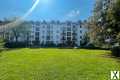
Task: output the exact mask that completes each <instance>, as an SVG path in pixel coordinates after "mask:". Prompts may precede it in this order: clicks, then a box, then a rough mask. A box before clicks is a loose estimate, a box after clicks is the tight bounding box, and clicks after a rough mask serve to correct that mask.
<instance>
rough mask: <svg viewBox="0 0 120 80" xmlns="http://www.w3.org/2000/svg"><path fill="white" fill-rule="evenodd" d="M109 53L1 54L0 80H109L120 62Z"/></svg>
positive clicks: (36, 51)
mask: <svg viewBox="0 0 120 80" xmlns="http://www.w3.org/2000/svg"><path fill="white" fill-rule="evenodd" d="M109 54H110V51H104V50H84V49H16V50H9V51H4V52H2V53H0V80H110V71H111V70H120V61H119V60H118V59H115V58H112V57H111V56H110V55H109Z"/></svg>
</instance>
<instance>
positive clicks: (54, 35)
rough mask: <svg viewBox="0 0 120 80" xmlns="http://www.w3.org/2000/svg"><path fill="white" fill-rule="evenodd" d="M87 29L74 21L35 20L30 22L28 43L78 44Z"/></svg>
mask: <svg viewBox="0 0 120 80" xmlns="http://www.w3.org/2000/svg"><path fill="white" fill-rule="evenodd" d="M86 31H87V29H86V27H85V26H84V24H82V23H79V22H76V23H73V22H63V23H60V22H37V23H35V22H34V23H32V28H31V33H30V39H29V40H30V44H34V43H35V44H36V45H37V44H39V45H41V44H43V45H46V44H49V43H53V44H56V45H58V44H63V43H64V44H67V45H71V44H74V45H77V46H80V42H81V40H82V39H83V37H84V34H85V33H86Z"/></svg>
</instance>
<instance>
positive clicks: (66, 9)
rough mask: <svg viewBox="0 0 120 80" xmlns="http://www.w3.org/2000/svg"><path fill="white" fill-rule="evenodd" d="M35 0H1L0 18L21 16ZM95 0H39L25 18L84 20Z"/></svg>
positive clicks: (89, 13)
mask: <svg viewBox="0 0 120 80" xmlns="http://www.w3.org/2000/svg"><path fill="white" fill-rule="evenodd" d="M34 1H35V0H1V2H0V12H1V13H0V14H1V15H0V19H3V18H11V17H14V16H23V15H24V14H25V13H26V12H27V11H28V9H29V8H31V6H32V5H33V3H34ZM94 2H95V0H40V2H39V3H38V5H37V7H36V8H35V10H34V11H33V12H32V13H31V14H30V15H29V16H28V17H27V18H26V19H27V20H34V21H36V20H47V21H49V20H61V21H65V20H73V21H76V20H84V19H87V18H88V17H89V16H90V15H91V14H92V9H93V6H94Z"/></svg>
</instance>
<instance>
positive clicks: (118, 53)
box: [111, 46, 120, 57]
mask: <svg viewBox="0 0 120 80" xmlns="http://www.w3.org/2000/svg"><path fill="white" fill-rule="evenodd" d="M111 51H112V55H113V56H116V57H120V46H119V47H113V48H112V50H111Z"/></svg>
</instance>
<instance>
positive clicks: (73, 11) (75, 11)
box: [67, 10, 80, 18]
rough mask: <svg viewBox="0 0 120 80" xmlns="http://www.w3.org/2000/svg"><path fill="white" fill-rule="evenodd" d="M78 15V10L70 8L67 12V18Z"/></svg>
mask: <svg viewBox="0 0 120 80" xmlns="http://www.w3.org/2000/svg"><path fill="white" fill-rule="evenodd" d="M78 16H80V11H79V10H72V11H70V12H69V13H68V14H67V17H68V18H75V17H78Z"/></svg>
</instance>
